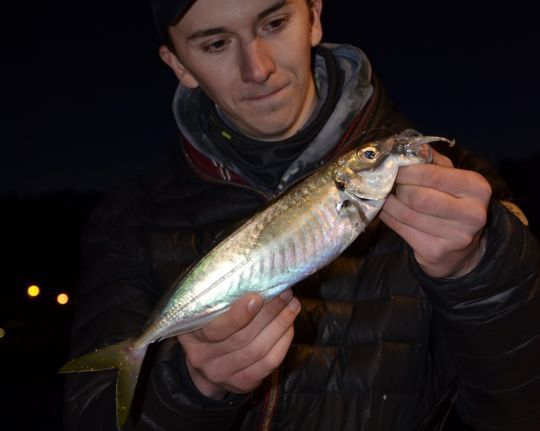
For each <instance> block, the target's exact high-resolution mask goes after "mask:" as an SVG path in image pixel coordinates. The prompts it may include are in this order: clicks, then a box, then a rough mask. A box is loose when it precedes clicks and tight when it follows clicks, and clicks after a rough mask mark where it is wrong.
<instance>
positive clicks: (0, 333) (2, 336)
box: [0, 328, 6, 339]
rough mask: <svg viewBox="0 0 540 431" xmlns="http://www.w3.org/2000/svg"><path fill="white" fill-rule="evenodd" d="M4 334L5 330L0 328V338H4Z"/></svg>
mask: <svg viewBox="0 0 540 431" xmlns="http://www.w3.org/2000/svg"><path fill="white" fill-rule="evenodd" d="M5 336H6V331H5V330H4V328H0V339H2V338H4V337H5Z"/></svg>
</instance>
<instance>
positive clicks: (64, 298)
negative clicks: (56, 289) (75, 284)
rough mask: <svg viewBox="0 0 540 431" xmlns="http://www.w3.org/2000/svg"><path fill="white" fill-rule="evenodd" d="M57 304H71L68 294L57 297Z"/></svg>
mask: <svg viewBox="0 0 540 431" xmlns="http://www.w3.org/2000/svg"><path fill="white" fill-rule="evenodd" d="M56 302H58V303H59V304H60V305H66V304H67V303H68V302H69V296H68V295H67V294H66V293H60V294H59V295H58V296H57V297H56Z"/></svg>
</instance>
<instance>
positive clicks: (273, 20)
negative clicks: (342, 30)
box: [160, 0, 322, 140]
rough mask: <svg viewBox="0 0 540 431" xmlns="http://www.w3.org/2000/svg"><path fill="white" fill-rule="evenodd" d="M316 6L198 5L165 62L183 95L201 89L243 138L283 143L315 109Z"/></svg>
mask: <svg viewBox="0 0 540 431" xmlns="http://www.w3.org/2000/svg"><path fill="white" fill-rule="evenodd" d="M321 1H322V0H315V1H314V4H313V7H312V9H311V11H310V9H309V7H308V5H307V4H306V0H249V1H247V0H197V1H196V2H195V4H194V5H193V6H192V7H191V8H190V9H189V10H188V12H187V13H186V15H185V16H184V17H183V18H182V19H181V20H180V22H179V23H178V24H177V25H175V26H174V27H171V28H170V35H171V39H172V42H173V44H174V47H175V50H176V54H177V56H175V55H174V54H173V53H171V52H170V51H168V49H167V48H165V47H162V48H161V50H160V54H161V57H162V59H163V60H164V61H165V62H166V63H167V64H168V65H169V66H170V67H171V68H172V69H173V71H174V72H175V74H176V75H177V77H178V78H179V80H180V81H181V82H182V84H184V85H185V86H187V87H192V88H194V87H197V86H200V87H201V88H202V89H203V90H204V91H205V92H206V94H207V95H208V96H209V97H210V98H211V99H212V100H213V101H214V102H216V103H217V104H218V105H219V106H220V107H221V109H222V110H223V111H224V112H225V114H226V115H227V117H228V118H229V119H230V120H231V121H232V122H233V123H234V124H235V125H236V127H238V128H239V129H240V130H241V131H242V132H243V133H244V134H245V135H247V136H250V137H252V138H255V139H260V140H278V139H285V138H288V137H290V136H292V135H293V134H295V133H296V132H297V131H298V129H299V128H301V127H302V126H303V124H304V123H305V121H306V120H307V118H308V117H309V115H310V114H311V112H312V111H313V108H314V105H315V103H316V91H315V84H314V81H313V77H312V72H311V48H312V47H313V46H315V45H316V44H317V43H319V42H320V40H321V37H322V30H321V24H320V11H321Z"/></svg>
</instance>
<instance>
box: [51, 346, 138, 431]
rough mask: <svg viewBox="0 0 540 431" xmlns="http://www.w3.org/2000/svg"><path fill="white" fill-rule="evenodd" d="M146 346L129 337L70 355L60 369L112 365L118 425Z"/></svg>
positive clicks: (124, 415) (125, 412)
mask: <svg viewBox="0 0 540 431" xmlns="http://www.w3.org/2000/svg"><path fill="white" fill-rule="evenodd" d="M147 347H148V346H147V345H145V346H142V347H137V346H136V343H135V339H134V338H131V339H128V340H125V341H122V342H120V343H117V344H113V345H112V346H106V347H103V348H101V349H97V350H95V351H93V352H90V353H87V354H85V355H82V356H79V357H78V358H75V359H72V360H71V361H69V362H68V363H67V364H65V365H64V366H63V367H62V368H61V369H60V373H79V372H91V371H101V370H110V369H116V370H117V373H118V374H117V378H116V421H117V425H118V427H119V428H120V427H122V426H123V425H124V424H125V422H126V420H127V418H128V414H129V409H130V406H131V402H132V401H133V394H134V393H135V387H136V386H137V380H138V378H139V373H140V370H141V366H142V363H143V360H144V356H145V354H146V349H147Z"/></svg>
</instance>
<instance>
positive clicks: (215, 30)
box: [188, 0, 290, 40]
mask: <svg viewBox="0 0 540 431" xmlns="http://www.w3.org/2000/svg"><path fill="white" fill-rule="evenodd" d="M289 2H290V0H279V1H278V2H277V3H276V4H274V5H272V6H270V7H269V8H267V9H265V10H263V11H262V12H260V13H258V14H257V20H261V19H263V18H264V17H266V16H268V15H270V14H272V13H273V12H275V11H277V10H279V9H281V8H282V7H283V6H285V5H286V4H287V3H289ZM226 32H227V29H226V28H225V27H212V28H207V29H204V30H198V31H194V32H193V33H191V34H190V35H189V36H188V40H194V39H199V38H203V37H208V36H213V35H215V34H220V33H226Z"/></svg>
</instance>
